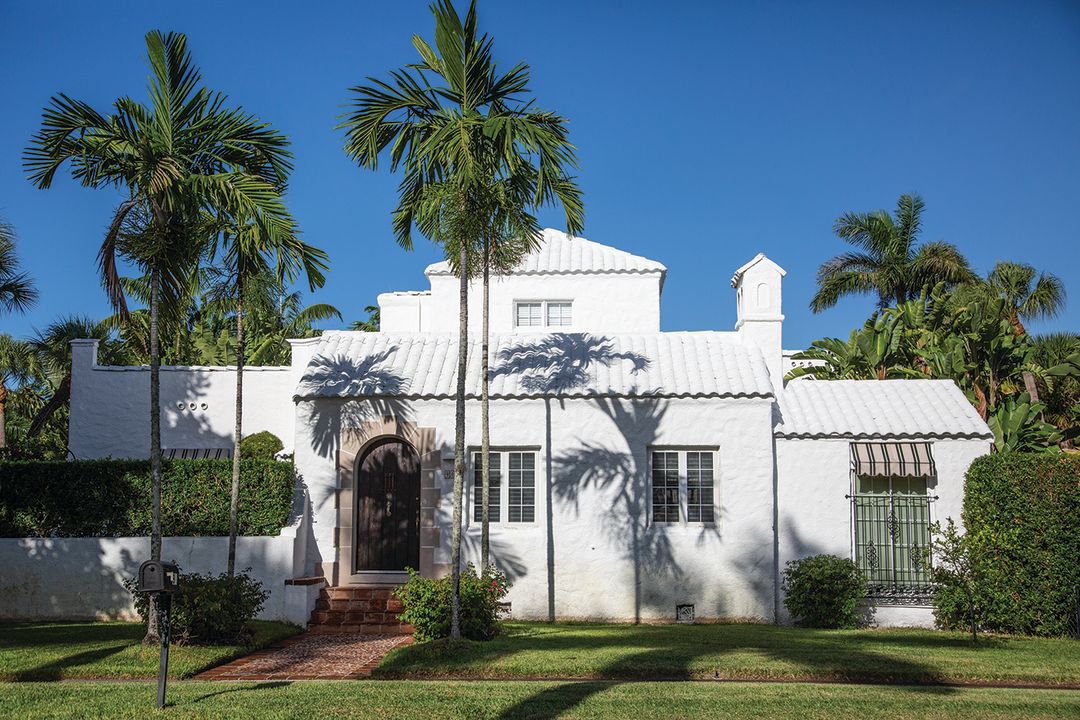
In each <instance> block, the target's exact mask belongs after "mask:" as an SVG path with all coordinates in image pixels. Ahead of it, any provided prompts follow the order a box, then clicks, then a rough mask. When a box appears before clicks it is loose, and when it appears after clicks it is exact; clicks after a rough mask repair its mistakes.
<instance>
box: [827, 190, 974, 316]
mask: <svg viewBox="0 0 1080 720" xmlns="http://www.w3.org/2000/svg"><path fill="white" fill-rule="evenodd" d="M923 208H924V203H923V200H922V198H920V197H919V196H918V195H901V196H900V199H899V200H898V201H897V203H896V217H895V218H894V217H893V216H891V215H889V213H888V212H886V211H885V210H876V211H874V212H868V213H855V212H848V213H845V214H843V215H841V216H840V217H839V218H837V220H836V223H835V225H834V226H833V231H834V232H835V233H836V234H837V236H839V237H840V239H841V240H843V241H845V242H847V243H848V244H850V245H854V246H855V247H856V248H857V250H855V251H852V252H847V253H844V254H842V255H837V256H836V257H834V258H833V259H831V260H829V261H828V262H826V263H825V264H823V265H822V266H821V267H820V268H819V269H818V272H817V283H818V291H817V293H816V294H815V295H814V297H813V299H812V300H811V301H810V309H811V310H813V311H814V312H821V311H822V310H825V309H827V308H830V307H832V306H833V305H835V304H836V303H837V301H838V300H839V299H840V298H842V297H844V296H845V295H857V294H872V295H876V296H877V300H878V307H879V308H885V307H888V306H889V305H892V304H894V303H895V304H897V305H899V304H900V303H903V302H904V301H905V300H912V299H914V298H915V297H917V296H918V295H919V293H920V292H922V291H923V290H925V289H927V288H932V287H934V286H935V285H937V284H938V283H946V284H948V285H953V284H957V283H962V282H970V281H972V280H974V279H975V274H974V273H973V272H972V271H971V268H970V267H969V266H968V262H967V260H966V259H965V258H964V256H963V255H961V254H960V251H959V250H957V249H956V246H954V245H951V244H949V243H946V242H928V243H922V244H921V245H920V244H918V237H919V231H920V229H921V227H922V212H923Z"/></svg>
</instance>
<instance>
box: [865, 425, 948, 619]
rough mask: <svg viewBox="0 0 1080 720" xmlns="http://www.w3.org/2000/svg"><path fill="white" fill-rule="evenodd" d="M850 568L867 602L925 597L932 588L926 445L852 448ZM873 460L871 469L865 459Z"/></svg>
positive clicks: (930, 472) (929, 469) (930, 466)
mask: <svg viewBox="0 0 1080 720" xmlns="http://www.w3.org/2000/svg"><path fill="white" fill-rule="evenodd" d="M853 455H854V459H855V470H854V476H855V477H854V485H855V494H854V495H852V496H851V502H852V522H853V523H854V543H855V562H856V564H857V565H858V566H859V569H860V570H862V571H863V574H864V575H865V576H866V582H867V596H868V597H871V598H911V597H924V596H928V595H929V594H930V592H931V590H932V586H931V577H930V574H931V564H930V554H929V546H930V503H931V502H932V501H933V500H934V497H933V496H931V495H930V494H929V493H928V491H927V490H928V488H927V486H928V482H929V479H930V478H931V477H933V473H934V469H933V458H932V457H931V456H930V451H929V445H928V444H927V445H926V446H925V447H915V444H906V445H902V444H899V443H897V444H893V445H889V446H886V445H884V444H878V445H875V446H872V447H870V448H869V449H865V448H863V447H853ZM871 457H872V458H873V460H874V463H875V464H874V465H870V464H869V463H868V462H867V459H869V458H871Z"/></svg>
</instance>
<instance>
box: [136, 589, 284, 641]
mask: <svg viewBox="0 0 1080 720" xmlns="http://www.w3.org/2000/svg"><path fill="white" fill-rule="evenodd" d="M125 585H126V586H127V588H128V589H129V590H134V587H135V581H134V580H130V581H128V582H127V583H125ZM269 595H270V593H269V592H267V591H266V590H265V589H264V588H263V586H262V583H260V582H259V581H258V580H256V579H255V578H253V577H251V576H250V575H248V574H247V573H237V574H236V575H234V576H233V577H229V576H228V575H225V574H224V573H223V574H221V575H218V576H216V577H215V576H213V575H199V574H198V573H181V574H180V589H179V590H178V591H177V592H176V593H175V594H174V595H173V604H172V614H171V615H170V617H171V619H172V638H173V641H174V642H176V643H177V644H181V645H183V644H189V643H190V644H194V645H240V644H243V643H246V642H247V641H249V640H250V639H251V628H250V627H249V623H250V622H251V621H252V620H254V619H255V616H256V615H258V614H259V611H260V610H262V606H263V603H265V602H266V598H267V597H269ZM134 596H135V610H136V611H137V612H138V613H139V617H141V618H142V621H143V624H145V623H146V622H147V619H148V618H147V612H148V611H149V607H150V598H149V595H147V594H145V593H138V592H136V593H134Z"/></svg>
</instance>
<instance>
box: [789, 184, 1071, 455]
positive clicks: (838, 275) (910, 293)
mask: <svg viewBox="0 0 1080 720" xmlns="http://www.w3.org/2000/svg"><path fill="white" fill-rule="evenodd" d="M923 207H924V205H923V202H922V200H921V199H920V198H919V197H918V196H917V195H904V196H902V197H901V198H900V200H899V202H898V203H897V210H896V218H895V220H894V219H893V218H891V217H890V216H889V214H888V213H887V212H885V211H884V210H880V211H877V212H872V213H846V214H844V215H842V216H841V217H840V218H839V219H838V220H837V221H836V225H835V227H834V230H835V232H836V234H837V235H838V236H839V237H840V238H841V239H843V240H845V241H846V242H848V243H850V244H852V245H854V246H856V247H857V248H858V250H857V251H854V252H849V253H845V254H842V255H840V256H837V257H835V258H833V259H831V260H829V261H827V262H826V263H825V264H823V265H822V266H821V269H820V270H819V271H818V281H819V291H818V293H817V294H816V295H815V296H814V299H813V300H812V301H811V303H810V305H811V308H812V309H813V310H814V311H815V312H821V311H823V310H824V309H826V308H828V307H831V306H832V305H834V304H835V303H836V301H837V300H838V299H839V298H840V297H842V296H844V295H851V294H866V295H870V296H872V297H873V298H874V300H875V301H876V305H877V309H876V310H874V311H873V313H872V314H871V315H870V317H869V318H868V319H867V320H866V322H865V323H864V324H863V326H862V327H859V328H856V329H854V330H852V331H851V334H850V335H849V336H848V338H847V339H846V340H843V339H840V338H823V339H821V340H816V341H814V342H813V343H812V345H811V347H810V348H809V349H807V350H805V351H803V352H800V353H796V354H795V355H793V357H792V359H793V360H796V361H801V363H800V365H801V366H800V367H796V368H795V369H793V370H792V371H791V372H789V373H788V379H790V380H794V379H797V378H817V379H823V380H838V379H845V380H865V379H877V380H887V379H894V378H927V377H929V378H944V379H949V380H953V381H955V382H956V384H957V385H959V386H960V389H961V390H963V391H964V393H965V394H966V395H967V397H968V399H969V400H970V401H971V403H972V405H974V406H975V408H976V409H977V410H978V411H979V415H980V416H982V418H983V419H984V420H986V421H987V423H988V424H989V425H990V428H991V429H992V430H993V431H994V436H995V443H994V444H995V448H996V449H997V451H999V452H1014V451H1055V450H1072V449H1073V446H1074V443H1075V442H1076V440H1077V438H1078V437H1080V335H1078V334H1077V333H1074V332H1061V333H1054V334H1051V335H1031V334H1030V333H1028V330H1027V326H1026V325H1025V323H1028V322H1031V321H1032V320H1037V319H1040V318H1047V317H1053V316H1056V315H1058V314H1060V313H1061V312H1062V311H1063V309H1064V307H1065V299H1066V298H1065V288H1064V286H1063V284H1062V283H1061V281H1060V280H1059V279H1058V278H1057V277H1055V276H1054V275H1052V274H1050V273H1040V272H1039V271H1037V270H1036V269H1035V268H1033V267H1031V266H1029V265H1025V264H1023V263H1018V262H999V263H997V264H996V265H995V266H994V268H993V269H992V270H991V271H990V272H989V274H987V276H986V277H985V278H982V277H979V276H977V275H976V274H975V273H974V272H973V271H972V270H971V269H970V265H969V264H968V262H967V260H966V259H965V258H964V257H963V255H962V254H961V253H960V251H959V250H958V249H957V248H955V247H954V246H952V245H948V244H946V243H940V242H938V243H927V244H923V245H921V246H918V245H917V244H916V243H917V237H918V234H919V230H920V227H921V214H922V211H923Z"/></svg>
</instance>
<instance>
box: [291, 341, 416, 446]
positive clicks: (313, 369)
mask: <svg viewBox="0 0 1080 720" xmlns="http://www.w3.org/2000/svg"><path fill="white" fill-rule="evenodd" d="M392 354H393V351H392V350H384V351H382V352H380V353H376V354H373V355H368V356H366V357H363V358H358V359H357V358H352V357H349V356H348V355H344V354H341V355H336V356H330V357H328V356H322V355H319V356H316V357H315V358H313V359H312V361H311V363H310V364H309V365H308V368H307V370H306V371H305V372H304V375H303V377H302V378H301V379H300V385H299V388H298V390H297V396H298V397H300V398H314V399H315V400H314V402H311V409H310V413H311V415H310V421H311V423H310V425H311V447H312V449H313V450H314V451H315V452H316V453H318V454H319V455H321V456H323V457H333V455H334V453H336V452H337V451H338V449H339V448H340V447H341V431H342V430H343V429H346V428H356V427H361V426H362V425H363V424H364V423H365V422H370V421H373V420H380V419H382V418H384V417H394V418H399V419H404V418H405V417H407V416H409V415H410V414H411V410H412V408H411V405H410V404H409V402H408V401H407V400H406V399H405V398H404V397H403V396H404V395H405V394H406V393H407V392H408V389H409V383H408V379H407V378H405V377H403V376H402V375H399V374H398V373H397V372H395V371H394V370H391V369H388V368H386V367H383V365H384V364H385V363H387V361H388V360H389V358H390V356H391V355H392Z"/></svg>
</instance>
